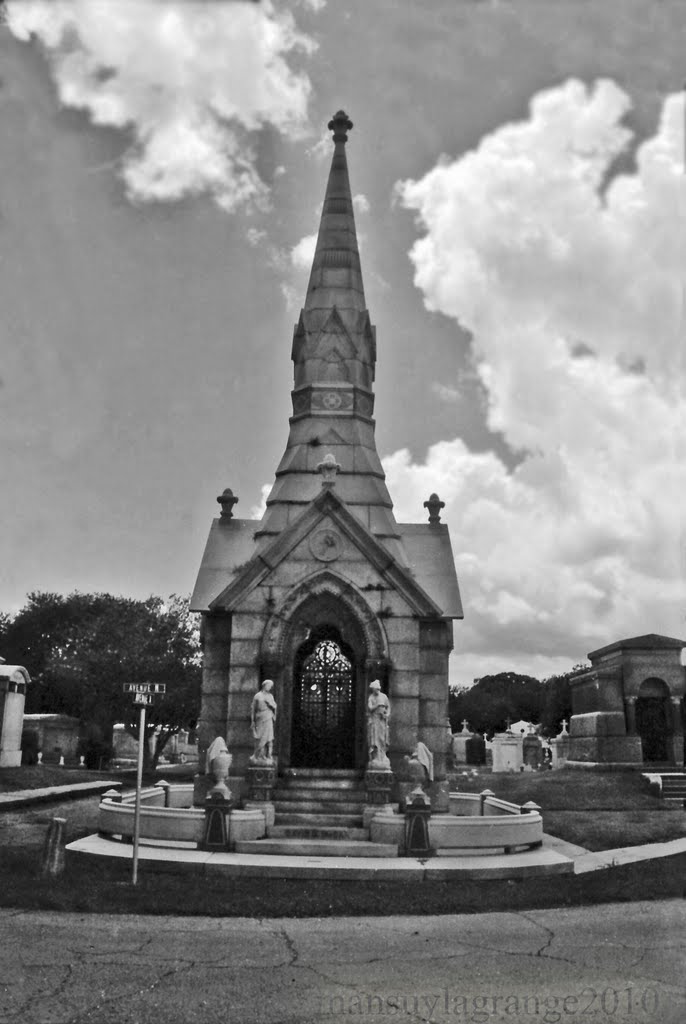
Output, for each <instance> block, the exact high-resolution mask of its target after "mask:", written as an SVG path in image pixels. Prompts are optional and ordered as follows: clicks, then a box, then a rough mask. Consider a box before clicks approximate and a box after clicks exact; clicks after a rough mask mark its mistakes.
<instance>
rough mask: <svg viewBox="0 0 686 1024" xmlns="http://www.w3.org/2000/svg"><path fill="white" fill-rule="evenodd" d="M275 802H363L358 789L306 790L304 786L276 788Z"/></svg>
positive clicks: (363, 795)
mask: <svg viewBox="0 0 686 1024" xmlns="http://www.w3.org/2000/svg"><path fill="white" fill-rule="evenodd" d="M274 799H275V800H309V801H312V800H329V801H331V800H335V801H340V802H343V803H345V802H346V801H347V802H348V803H350V802H353V803H361V804H363V803H364V802H365V793H364V791H361V790H358V789H324V788H321V789H308V788H305V787H304V786H299V787H297V788H296V787H295V786H289V787H288V788H282V787H281V786H278V787H277V788H276V789H275V790H274Z"/></svg>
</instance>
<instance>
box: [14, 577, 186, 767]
mask: <svg viewBox="0 0 686 1024" xmlns="http://www.w3.org/2000/svg"><path fill="white" fill-rule="evenodd" d="M0 644H2V650H3V656H4V657H5V658H6V660H7V661H12V662H16V663H17V664H21V665H24V666H25V667H26V669H27V670H28V672H29V674H30V676H31V679H32V685H31V686H30V687H29V688H28V694H27V708H26V710H27V712H59V713H62V714H68V715H74V716H75V717H78V718H79V719H80V720H81V722H82V725H83V728H82V732H83V736H84V743H85V747H84V752H85V753H86V756H87V758H89V757H90V756H91V754H92V750H91V748H95V747H97V745H98V744H100V745H102V746H104V747H107V746H109V745H110V744H111V737H112V727H113V725H114V723H115V722H124V724H125V725H126V726H127V728H129V730H130V731H132V732H133V733H134V735H137V732H136V731H135V730H136V728H137V722H138V709H136V708H134V706H133V702H132V698H131V696H130V695H125V694H124V692H123V684H124V683H165V684H166V687H167V692H166V694H165V695H164V697H161V696H160V697H156V698H155V701H154V704H153V705H152V706H151V707H149V708H148V714H147V722H146V734H147V735H146V738H149V737H150V736H152V735H153V733H154V732H155V731H156V730H157V728H158V727H160V731H159V732H158V734H157V741H156V749H155V751H154V752H153V762H156V761H157V758H158V757H159V755H160V754H161V752H162V750H163V749H164V746H165V744H166V743H167V741H168V739H169V737H170V736H172V735H173V734H174V733H175V732H178V731H179V730H180V729H182V728H187V727H189V726H191V725H192V724H194V721H195V719H196V718H197V716H198V713H199V707H200V644H199V637H198V631H197V627H196V622H195V617H194V616H192V615H191V614H190V612H189V610H188V602H187V601H186V600H185V599H183V598H180V597H177V596H176V595H173V596H172V597H170V598H169V599H168V600H166V601H164V600H163V599H162V598H160V597H149V598H147V600H145V601H139V600H133V599H131V598H124V597H113V596H112V595H111V594H80V593H74V594H70V595H68V596H67V597H62V596H60V595H58V594H48V593H32V594H30V595H29V597H28V601H27V604H26V606H25V607H24V608H22V609H21V611H20V612H19V613H18V614H17V615H16V616H15V617H14V618H13V619H10V620H8V621H5V622H4V623H3V622H0ZM147 748H148V744H147V743H146V745H145V750H146V751H147Z"/></svg>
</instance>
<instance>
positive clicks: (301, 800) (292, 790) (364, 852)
mask: <svg viewBox="0 0 686 1024" xmlns="http://www.w3.org/2000/svg"><path fill="white" fill-rule="evenodd" d="M273 803H274V810H275V812H276V813H275V821H274V825H272V826H271V827H270V828H268V829H267V838H266V839H256V840H252V841H251V842H248V841H245V842H240V843H237V844H236V851H237V852H238V853H256V854H258V853H261V854H273V855H277V854H281V855H286V856H295V857H306V856H311V857H397V856H398V850H397V847H396V846H394V845H393V844H388V843H385V844H382V843H371V842H369V829H365V828H363V827H362V812H363V809H364V807H365V803H366V793H365V790H364V787H363V785H362V781H361V779H360V773H359V772H356V771H350V770H347V769H346V770H344V769H338V770H328V769H316V768H294V769H290V770H289V771H288V772H286V774H285V775H284V776H282V777H281V778H280V779H279V780H278V784H277V786H276V787H275V789H274V795H273Z"/></svg>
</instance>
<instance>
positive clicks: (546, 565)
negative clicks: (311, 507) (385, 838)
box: [0, 0, 686, 685]
mask: <svg viewBox="0 0 686 1024" xmlns="http://www.w3.org/2000/svg"><path fill="white" fill-rule="evenodd" d="M5 15H6V16H5V23H4V24H2V25H0V440H1V449H0V467H1V469H2V482H3V483H2V486H3V492H4V511H5V514H4V517H3V529H2V531H1V533H0V610H2V611H5V612H8V613H13V612H15V611H16V610H18V609H19V608H20V607H21V606H22V605H23V603H24V602H25V600H26V595H27V594H28V593H29V592H31V591H34V590H43V591H45V590H48V591H55V592H58V593H68V592H70V591H72V590H74V589H78V590H82V591H108V592H111V593H115V594H123V595H127V596H132V597H145V596H148V595H149V594H151V593H155V594H162V595H165V594H170V593H179V594H187V593H190V590H191V589H192V586H193V583H194V579H195V574H196V572H197V568H198V566H199V564H200V559H201V555H202V551H203V548H204V544H205V539H206V536H207V532H208V529H209V526H210V522H211V519H212V517H213V516H215V515H216V514H217V512H218V506H217V504H216V500H215V499H216V496H217V495H218V494H219V493H220V492H221V491H222V490H223V489H224V488H225V487H231V488H232V489H233V491H234V493H235V494H237V495H238V497H239V504H238V506H237V507H236V509H235V513H236V515H238V516H241V517H250V516H252V515H255V514H259V509H260V505H261V502H262V501H263V495H264V492H265V487H266V488H267V489H268V487H269V486H270V484H271V482H272V480H273V474H274V470H275V468H276V466H277V464H278V462H279V459H280V456H281V453H282V451H283V448H284V445H285V442H286V437H287V430H288V416H289V413H290V388H291V382H292V366H291V363H290V348H291V340H292V330H293V325H294V323H295V322H296V320H297V317H298V312H299V309H300V306H301V305H302V301H303V299H304V295H305V288H306V284H307V276H308V271H309V260H310V259H311V255H312V251H313V243H314V238H313V236H314V235H315V233H316V230H317V227H318V216H319V212H320V209H321V202H322V199H323V194H324V188H325V183H326V177H327V173H328V166H329V161H330V156H331V143H330V141H327V140H328V139H329V138H330V136H329V133H328V132H327V131H326V124H327V121H328V120H329V118H330V117H331V116H332V114H333V113H334V111H336V110H338V109H339V108H341V107H343V108H344V109H345V110H346V112H347V113H348V114H349V116H350V117H351V119H352V121H353V122H354V128H353V130H352V132H351V133H350V139H349V142H348V147H347V149H348V161H349V168H350V176H351V185H352V189H353V193H354V195H355V209H356V220H357V228H358V236H359V241H360V250H361V258H362V268H363V275H364V281H365V290H366V296H367V302H368V306H369V310H370V314H371V318H372V322H373V323H375V324H376V326H377V342H378V363H377V380H376V396H377V401H376V420H377V429H376V436H377V445H378V449H379V453H380V455H381V457H382V460H383V463H384V467H385V470H386V474H387V483H388V486H389V490H390V493H391V496H392V498H393V500H394V503H395V512H396V516H397V518H398V519H399V520H400V521H404V522H413V521H415V522H417V521H419V522H421V521H424V518H425V515H426V513H425V510H424V509H423V507H422V506H423V502H424V501H425V500H426V499H427V498H428V496H429V494H430V493H431V492H433V491H437V492H438V494H439V495H440V497H441V499H442V500H443V501H445V508H444V510H443V520H444V522H447V523H448V525H449V527H450V531H451V538H452V544H453V551H454V554H455V561H456V566H457V570H458V576H459V580H460V586H461V590H462V596H463V603H464V606H465V619H464V621H463V622H460V623H457V624H456V626H455V652H454V654H453V657H452V659H451V684H452V685H469V684H470V683H471V682H472V681H473V679H474V678H477V677H480V676H482V675H484V674H487V673H490V672H498V671H506V670H513V671H518V672H527V673H530V674H533V675H536V676H538V677H539V678H545V677H546V676H549V675H551V674H553V673H555V672H561V671H566V670H568V669H569V668H571V667H572V665H574V664H576V663H578V662H581V661H583V660H584V659H585V657H586V655H587V653H588V652H589V651H592V650H594V649H596V648H598V647H601V646H603V645H604V644H606V643H611V642H613V641H614V640H617V639H620V638H622V637H629V636H636V635H640V634H643V633H649V632H655V633H664V634H667V635H670V636H677V637H686V621H685V615H686V537H685V532H684V498H683V495H684V494H686V457H685V456H686V452H685V451H684V444H685V442H684V437H685V435H686V432H685V430H684V427H685V426H686V415H685V410H686V388H685V383H684V369H685V366H684V363H685V359H684V339H685V336H686V313H685V301H686V300H685V298H684V296H685V294H686V293H685V285H686V241H685V240H686V230H684V227H685V225H686V172H685V171H684V122H685V120H686V117H685V114H684V96H683V92H682V91H681V90H682V86H683V81H684V76H685V67H684V59H683V55H684V53H686V4H684V3H683V0H417V2H412V3H409V2H408V3H405V4H399V3H397V2H394V0H374V2H373V3H370V2H369V0H346V3H334V2H333V0H329V2H328V3H327V2H325V0H293V2H285V0H273V2H267V0H263V2H262V3H258V4H252V3H246V2H242V0H236V2H230V0H203V2H194V0H60V2H59V3H56V2H53V0H49V2H43V0H8V2H7V3H6V5H5Z"/></svg>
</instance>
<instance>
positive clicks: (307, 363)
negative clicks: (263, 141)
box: [258, 110, 404, 561]
mask: <svg viewBox="0 0 686 1024" xmlns="http://www.w3.org/2000/svg"><path fill="white" fill-rule="evenodd" d="M351 128H352V122H351V121H350V119H349V118H348V116H347V114H346V113H345V112H344V111H342V110H339V111H338V113H337V114H335V115H334V117H333V118H332V119H331V121H330V122H329V130H330V131H331V132H332V133H333V142H334V152H333V157H332V160H331V169H330V171H329V179H328V183H327V186H326V194H325V197H324V205H323V208H322V215H321V222H320V225H319V234H318V236H317V246H316V249H315V254H314V259H313V263H312V271H311V273H310V280H309V284H308V286H307V294H306V297H305V305H304V308H303V309H302V310H301V312H300V318H299V320H298V323H297V324H296V327H295V330H294V333H293V349H292V353H291V358H292V360H293V364H294V388H293V391H292V400H293V415H292V416H291V419H290V432H289V437H288V444H287V446H286V451H285V452H284V455H283V458H282V459H281V462H280V464H279V467H278V469H277V471H276V480H275V483H274V486H273V487H272V490H271V493H270V495H269V498H268V499H267V511H266V512H265V515H264V517H263V519H262V522H261V524H260V529H259V531H258V538H269V537H273V536H274V535H275V534H278V533H280V532H281V531H282V530H283V529H284V528H285V527H286V526H287V525H288V524H289V523H291V522H293V520H294V519H295V518H296V517H297V515H298V514H299V512H300V511H302V509H304V508H305V507H306V506H307V505H308V504H309V503H310V502H311V501H312V500H313V499H314V498H315V497H316V496H317V494H318V493H319V490H320V489H321V486H322V475H321V465H322V462H323V460H324V457H325V456H326V455H329V454H330V455H332V456H333V461H334V462H335V463H336V464H337V465H338V467H339V468H338V471H337V473H336V475H335V483H334V485H333V486H335V490H336V494H337V496H338V497H339V498H341V499H342V500H343V501H345V503H346V504H347V506H348V507H349V509H350V511H351V512H353V513H354V514H355V515H357V516H358V518H359V519H360V520H361V521H362V522H363V523H364V524H365V526H367V527H368V529H370V531H371V532H372V533H373V534H375V535H376V536H377V538H378V539H379V540H381V541H382V542H384V543H385V544H386V545H387V546H388V547H389V549H391V550H392V553H393V555H394V556H395V557H396V558H400V560H401V561H402V560H404V558H403V554H402V551H401V543H400V540H399V537H398V529H397V524H396V522H395V518H394V516H393V511H392V509H393V505H392V502H391V499H390V496H389V494H388V490H387V488H386V483H385V477H384V472H383V469H382V467H381V461H380V459H379V456H378V453H377V450H376V442H375V439H374V420H373V418H372V416H373V411H374V393H373V382H374V370H375V364H376V334H375V329H374V327H373V326H372V324H371V321H370V319H369V313H368V312H367V308H366V303H365V297H364V286H363V283H362V271H361V267H360V254H359V249H358V245H357V233H356V230H355V215H354V212H353V203H352V193H351V189H350V180H349V177H348V162H347V158H346V151H345V144H346V141H347V138H348V132H349V131H350V129H351Z"/></svg>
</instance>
